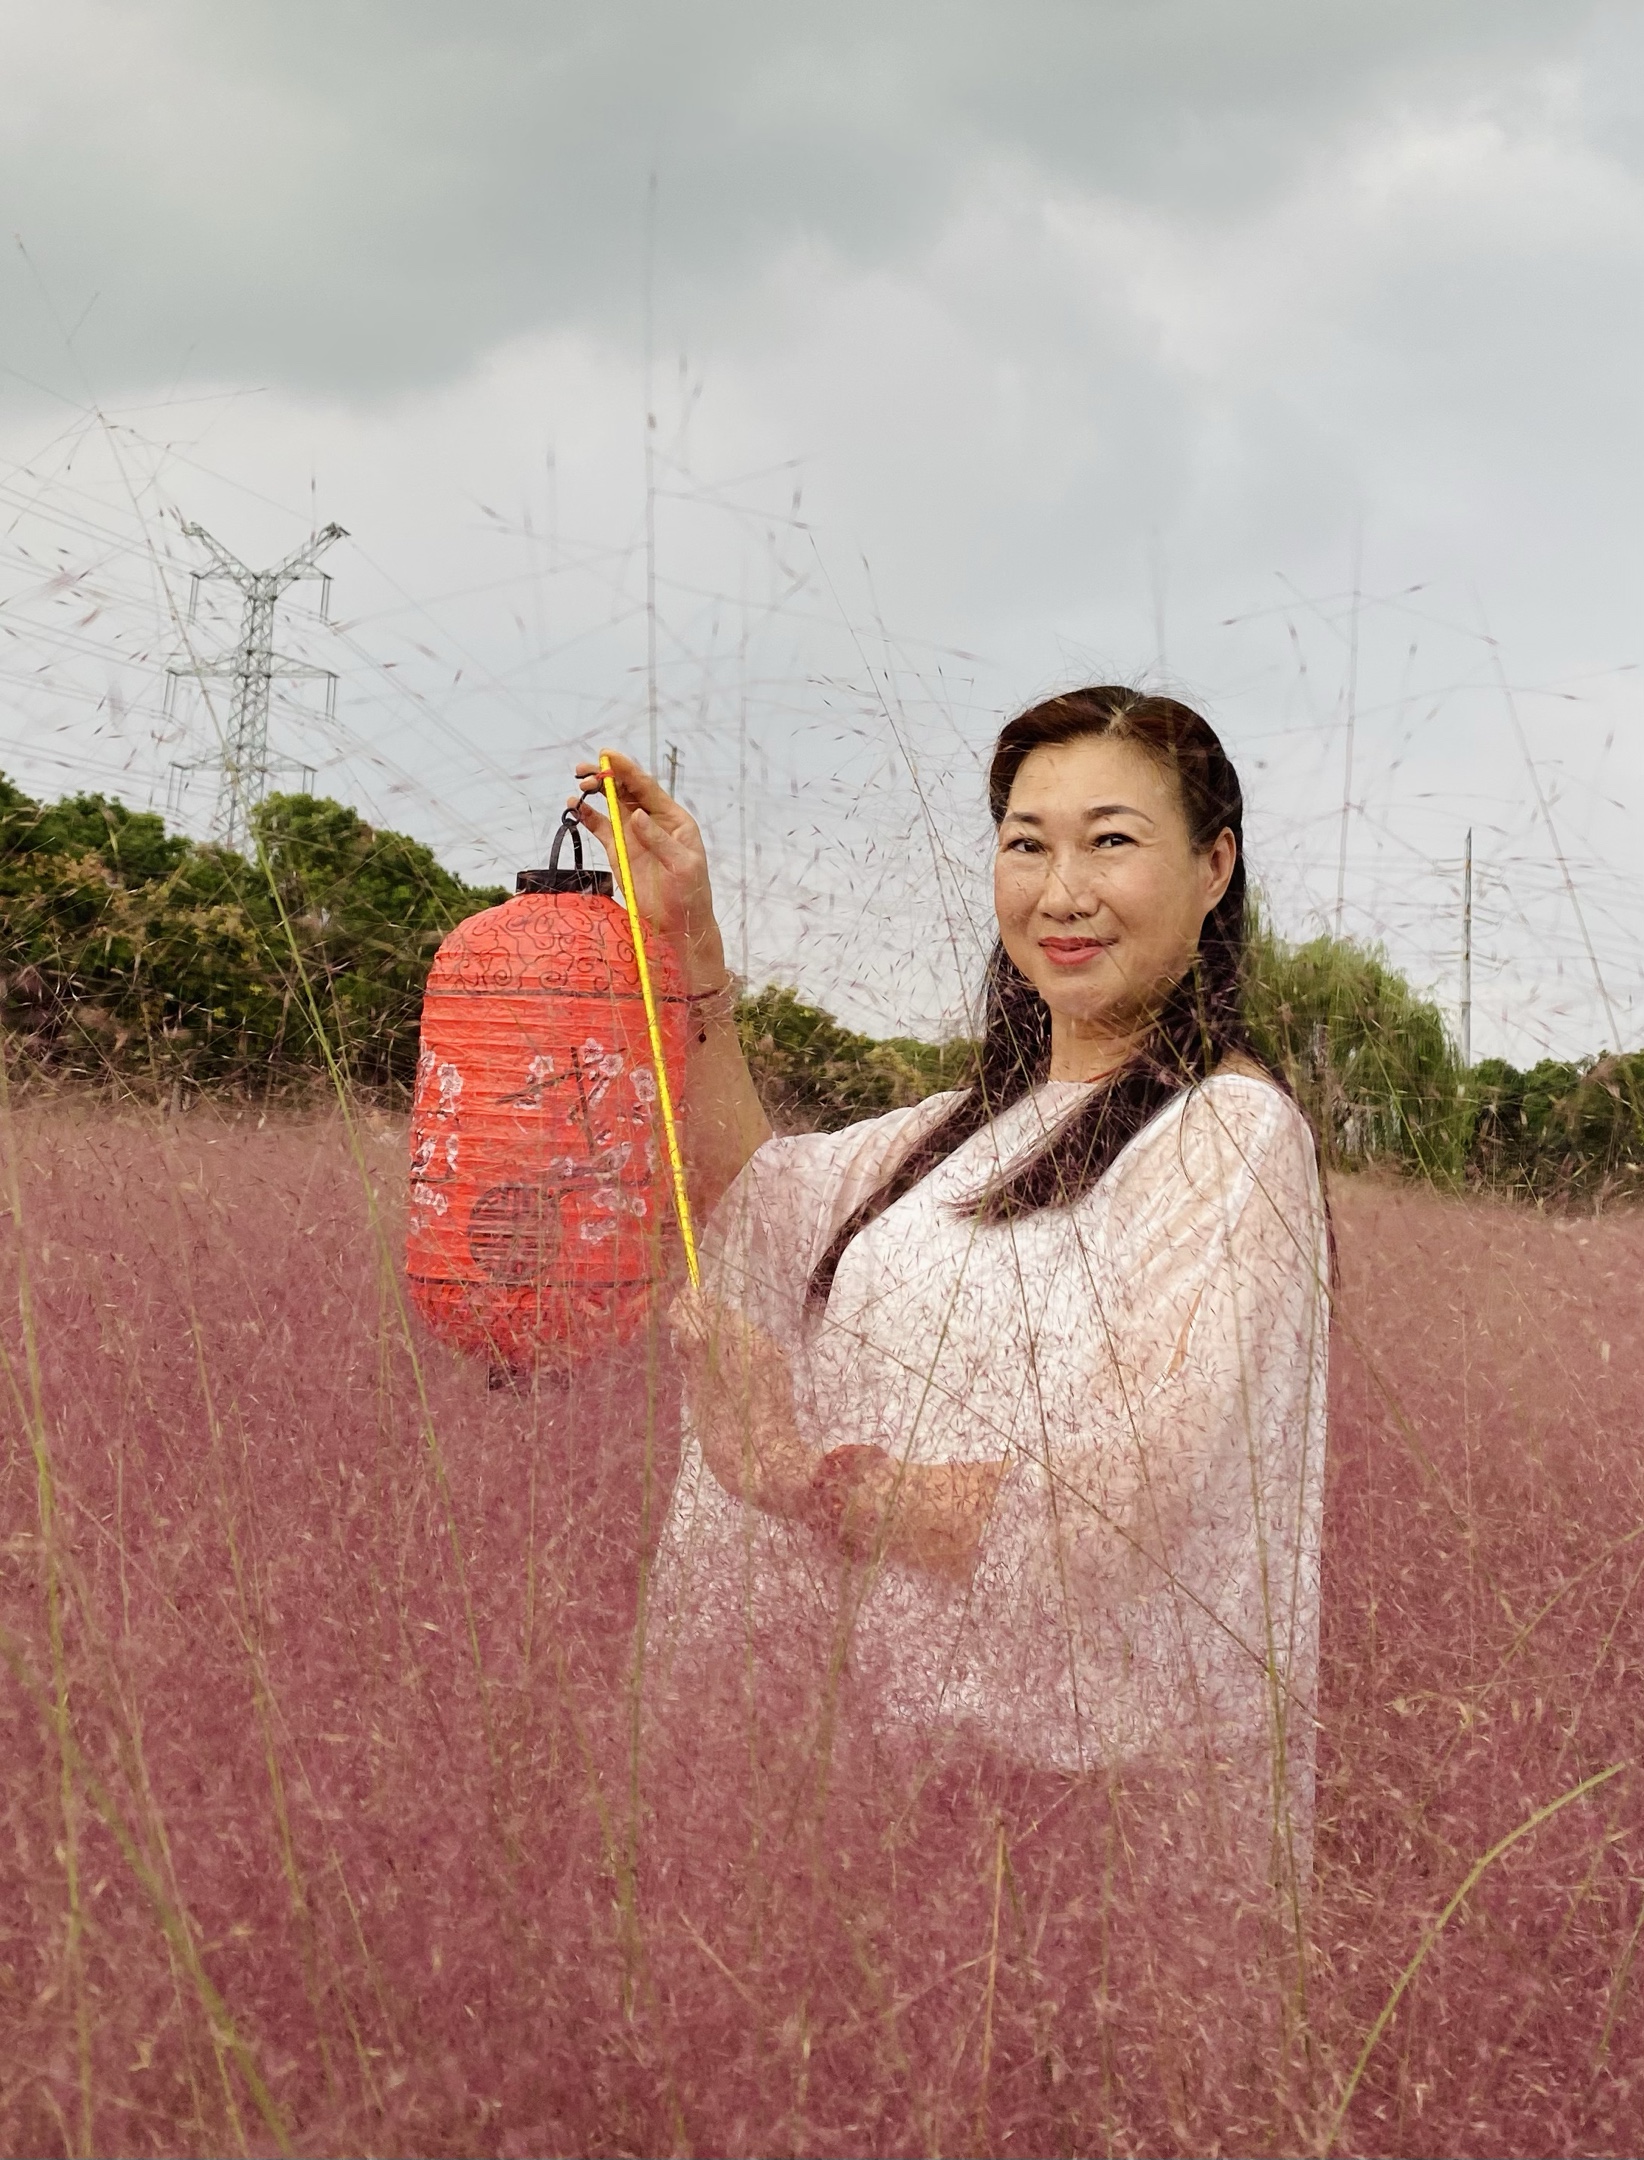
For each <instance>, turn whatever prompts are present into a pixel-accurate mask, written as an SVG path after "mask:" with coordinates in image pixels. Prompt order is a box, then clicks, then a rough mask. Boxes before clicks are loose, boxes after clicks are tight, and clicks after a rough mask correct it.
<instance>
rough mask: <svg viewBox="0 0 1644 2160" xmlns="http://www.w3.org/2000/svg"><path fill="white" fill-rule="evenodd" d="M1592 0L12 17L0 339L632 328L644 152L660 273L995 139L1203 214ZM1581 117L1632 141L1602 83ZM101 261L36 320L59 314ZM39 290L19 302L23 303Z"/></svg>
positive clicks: (18, 356) (346, 346) (440, 369)
mask: <svg viewBox="0 0 1644 2160" xmlns="http://www.w3.org/2000/svg"><path fill="white" fill-rule="evenodd" d="M1607 20H1608V18H1607V16H1606V13H1605V11H1604V10H1602V9H1600V8H1597V7H1595V6H1594V5H1591V4H1576V0H1447V4H1446V5H1444V6H1442V7H1437V8H1435V7H1433V6H1431V5H1430V4H1424V0H1383V4H1382V5H1380V6H1378V7H1376V8H1374V9H1367V8H1364V7H1361V6H1357V5H1343V4H1339V0H1336V4H1328V5H1321V4H1320V0H1281V4H1265V5H1249V4H1241V5H1239V6H1235V7H1230V6H1228V5H1226V4H1225V0H1101V4H1093V0H1036V4H1033V5H1026V6H1020V7H1002V6H998V5H995V4H993V0H982V4H979V5H978V4H970V0H927V4H922V5H920V4H907V0H904V4H900V5H898V6H896V7H894V8H888V9H887V8H885V7H883V6H877V5H863V4H836V5H833V6H831V7H829V8H828V9H827V10H825V11H819V10H816V9H814V8H801V7H797V6H788V5H779V6H772V5H769V4H763V0H762V4H738V5H725V4H718V5H713V4H709V5H703V4H697V5H692V6H689V7H680V6H678V5H677V4H672V0H667V4H656V5H649V6H644V5H632V4H622V0H592V4H575V5H564V4H561V5H546V6H545V5H542V4H540V0H488V4H486V5H484V6H481V7H478V8H466V9H453V8H451V7H449V6H447V5H444V4H439V0H384V4H366V0H356V4H353V5H346V4H345V5H342V6H335V5H325V6H321V5H318V4H314V0H300V4H297V5H279V6H275V5H273V4H272V0H238V4H236V5H235V6H233V7H231V8H223V7H220V6H211V5H207V4H206V0H171V4H163V0H126V4H123V5H120V6H106V5H105V6H96V5H87V4H85V0H80V4H73V0H70V4H65V5H60V6H58V7H56V8H53V9H52V10H50V11H39V12H38V13H37V14H36V16H35V20H34V22H33V24H32V25H27V24H23V23H20V22H16V21H14V26H13V31H12V34H11V47H12V49H11V58H10V62H9V65H8V70H7V74H8V80H7V83H6V85H5V87H4V88H3V89H0V142H3V148H0V199H3V200H4V202H5V205H6V222H7V224H8V226H9V227H10V229H11V230H12V231H14V232H17V233H19V234H21V236H22V237H23V239H24V241H25V243H26V245H27V247H28V249H29V252H30V256H31V258H32V260H33V263H34V265H35V267H36V272H37V275H38V278H39V279H41V280H43V281H44V283H45V285H46V287H47V288H48V290H49V294H50V306H48V305H47V304H46V302H45V301H43V300H42V297H41V294H40V291H39V287H38V285H37V283H36V282H35V277H34V276H33V275H31V273H30V272H28V271H27V270H26V269H25V267H24V265H23V264H22V263H21V262H20V261H19V260H17V259H16V258H15V256H13V257H12V258H11V259H9V260H8V261H7V263H6V265H5V269H4V272H3V273H0V317H3V320H4V322H5V324H6V326H7V327H6V332H5V337H4V345H3V349H0V357H3V358H4V359H5V360H6V361H7V362H8V363H9V364H10V365H11V366H12V367H13V368H16V369H18V370H20V371H22V372H23V373H25V374H28V375H31V376H34V377H36V378H37V379H46V380H48V381H50V382H52V383H53V384H61V385H63V386H64V387H73V388H75V389H78V388H79V387H80V384H79V380H78V378H77V377H76V374H75V368H76V365H78V366H79V367H82V368H83V370H84V376H85V378H86V379H87V380H89V381H90V382H91V383H92V384H93V385H94V387H95V388H96V389H97V390H98V391H99V392H101V393H103V394H113V393H114V392H116V391H121V390H125V391H129V390H131V389H132V388H134V387H138V386H142V385H147V384H151V383H157V382H165V381H169V380H170V379H171V378H172V377H174V376H175V375H176V374H177V372H178V370H179V369H180V368H182V367H183V366H184V365H185V364H186V366H187V369H188V371H189V373H190V374H191V375H193V376H196V377H204V378H206V379H218V380H221V379H230V380H241V381H243V380H257V381H264V382H272V383H279V384H282V385H285V386H288V387H293V388H300V389H303V390H306V391H309V392H321V393H333V394H337V395H341V396H344V397H359V396H370V395H373V394H375V393H377V392H380V391H382V390H385V389H390V388H394V387H398V386H405V385H409V384H417V383H425V382H428V381H434V380H439V379H442V378H443V377H446V376H448V375H450V374H452V373H454V372H457V371H460V370H461V369H462V368H464V367H465V366H466V365H468V364H469V363H471V362H472V361H473V359H474V358H475V357H476V356H477V355H478V354H480V353H482V352H484V351H485V350H487V349H488V348H489V347H491V346H493V345H494V344H496V343H497V342H498V341H499V340H502V339H505V338H507V337H509V336H512V335H516V334H519V333H521V332H524V331H528V330H531V329H534V328H538V327H541V326H545V325H556V324H564V323H567V322H576V321H589V322H597V323H604V324H609V325H611V326H613V327H616V328H619V329H620V330H622V331H624V332H629V333H631V331H632V329H633V326H634V324H635V321H636V318H637V314H638V307H639V295H640V289H641V271H640V257H641V231H642V223H643V215H642V202H643V197H644V191H645V182H646V175H647V173H648V171H649V170H650V169H651V168H652V167H653V166H654V167H655V168H656V170H657V171H658V173H659V175H660V178H661V188H662V198H661V214H660V221H659V234H658V254H659V277H658V290H659V295H660V296H661V298H662V302H663V305H664V307H666V306H668V305H671V304H680V305H683V304H685V303H686V301H687V300H689V301H690V302H692V303H700V301H701V299H702V297H703V295H704V294H715V293H718V294H722V295H724V296H725V297H726V299H727V301H734V296H735V294H736V293H737V291H738V289H739V288H740V287H742V286H743V285H745V283H746V282H747V281H748V280H749V279H751V278H753V277H756V276H757V274H758V272H759V270H760V268H761V266H762V265H763V264H764V263H766V262H767V261H768V260H769V259H770V258H771V257H772V256H773V255H774V254H776V253H778V252H779V251H781V250H782V249H783V248H785V247H788V246H791V245H792V244H794V243H795V242H798V241H810V242H812V243H819V244H822V245H825V246H826V247H827V248H828V249H829V250H831V251H833V252H834V253H836V254H838V255H839V256H840V257H842V258H843V259H845V260H846V261H849V262H853V263H857V264H861V265H864V266H867V265H873V264H879V263H887V262H892V261H895V260H898V259H899V258H901V257H903V256H904V255H906V254H907V253H908V252H909V251H910V250H914V249H917V248H918V247H919V246H920V245H922V244H924V243H925V242H926V241H928V239H929V237H930V236H931V234H932V233H933V232H934V231H936V230H937V228H938V227H939V225H940V223H941V221H942V220H943V218H944V217H945V216H946V215H947V214H948V213H949V212H950V211H951V208H952V205H953V203H954V201H955V198H956V196H957V195H959V194H960V193H961V192H962V191H963V189H964V188H965V187H967V186H968V185H970V184H971V183H972V182H973V180H974V176H975V174H976V173H977V171H978V170H979V169H983V168H985V167H986V166H987V165H988V163H989V162H990V161H1002V162H1005V163H1008V164H1011V165H1014V166H1017V167H1021V168H1026V169H1028V170H1031V171H1032V172H1034V173H1035V174H1037V175H1038V176H1039V177H1040V179H1041V181H1042V184H1043V185H1044V186H1045V187H1046V188H1049V189H1055V188H1058V187H1071V188H1076V189H1079V190H1084V191H1094V192H1097V193H1099V194H1103V195H1107V196H1110V197H1112V198H1113V199H1115V200H1118V201H1121V202H1127V203H1132V204H1140V205H1147V206H1150V207H1151V208H1153V209H1155V210H1156V211H1158V212H1160V213H1161V214H1164V215H1188V214H1190V215H1191V216H1192V217H1194V218H1195V219H1196V220H1198V221H1200V222H1207V223H1208V224H1209V226H1210V227H1211V228H1214V227H1215V226H1216V225H1217V224H1218V223H1227V222H1230V221H1232V220H1235V219H1237V218H1241V217H1248V216H1249V215H1251V214H1252V213H1253V212H1254V211H1255V210H1256V209H1257V208H1258V207H1259V206H1260V205H1261V204H1262V203H1263V202H1264V201H1267V200H1271V199H1273V198H1274V197H1276V196H1278V195H1281V194H1283V193H1285V192H1286V191H1289V190H1291V189H1293V188H1295V187H1296V186H1297V185H1298V183H1299V182H1302V181H1304V180H1305V175H1306V172H1307V168H1308V165H1309V162H1310V161H1311V160H1312V159H1314V158H1315V157H1316V156H1317V155H1318V154H1319V152H1320V149H1321V146H1324V145H1326V144H1330V143H1335V142H1339V141H1340V139H1341V137H1342V134H1343V132H1344V131H1351V130H1352V129H1353V128H1354V127H1355V126H1359V125H1362V124H1364V123H1365V122H1366V120H1367V119H1368V118H1369V117H1370V116H1373V115H1376V114H1381V113H1385V112H1386V111H1387V110H1388V109H1389V108H1390V107H1398V106H1400V105H1403V106H1406V107H1416V108H1419V107H1421V106H1422V105H1424V104H1441V105H1445V106H1453V105H1455V104H1456V103H1457V102H1458V101H1462V102H1465V101H1466V99H1467V98H1468V97H1469V95H1477V96H1478V97H1480V98H1484V99H1487V100H1488V101H1490V102H1493V103H1494V104H1496V105H1503V104H1505V105H1508V106H1510V105H1511V102H1512V100H1513V97H1514V96H1515V94H1517V84H1518V81H1519V78H1520V77H1521V76H1522V75H1523V74H1524V73H1525V72H1526V71H1530V72H1532V73H1534V72H1536V71H1545V70H1547V69H1548V68H1557V67H1560V66H1564V67H1570V68H1577V67H1579V65H1580V55H1581V49H1582V40H1583V38H1584V37H1585V38H1589V39H1590V38H1591V37H1592V36H1593V35H1594V34H1595V30H1601V29H1602V27H1603V24H1604V23H1605V22H1606V21H1607ZM1595 125H1602V127H1603V128H1604V130H1605V131H1606V134H1607V138H1614V139H1615V140H1616V141H1619V142H1621V143H1623V144H1626V145H1633V144H1634V130H1633V127H1632V122H1631V117H1630V116H1629V115H1627V114H1626V113H1625V112H1623V111H1620V110H1618V109H1613V108H1611V107H1605V108H1604V109H1603V110H1602V111H1600V112H1598V114H1597V117H1596V118H1595ZM93 293H97V294H99V295H100V297H99V299H98V302H97V305H96V307H95V308H94V310H93V312H92V314H91V315H90V317H89V318H88V319H87V320H86V322H85V324H84V326H83V328H82V329H81V331H80V332H79V334H78V337H77V340H76V351H77V353H78V355H79V361H78V363H76V362H74V361H71V360H70V359H68V358H67V357H66V356H65V353H64V350H63V340H62V334H61V333H62V330H63V328H64V327H66V326H69V325H72V323H73V322H74V320H75V319H76V318H78V317H79V316H80V314H81V311H82V310H83V309H84V308H85V306H86V304H87V302H88V301H89V300H90V298H91V296H92V294H93ZM54 318H55V319H54Z"/></svg>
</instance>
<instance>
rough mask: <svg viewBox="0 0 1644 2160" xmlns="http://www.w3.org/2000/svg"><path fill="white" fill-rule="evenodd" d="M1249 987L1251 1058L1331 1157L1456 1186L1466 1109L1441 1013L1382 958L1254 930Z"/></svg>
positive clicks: (1323, 941) (1345, 945)
mask: <svg viewBox="0 0 1644 2160" xmlns="http://www.w3.org/2000/svg"><path fill="white" fill-rule="evenodd" d="M1246 982H1247V989H1246V996H1247V1000H1248V1010H1249V1013H1250V1019H1251V1030H1252V1034H1253V1035H1254V1038H1255V1042H1256V1046H1257V1049H1258V1050H1259V1052H1260V1053H1261V1055H1262V1056H1263V1057H1264V1058H1266V1059H1267V1060H1268V1061H1269V1062H1270V1063H1271V1064H1272V1065H1274V1066H1275V1067H1276V1068H1277V1069H1278V1070H1279V1071H1280V1072H1282V1073H1283V1074H1284V1075H1285V1077H1286V1079H1287V1080H1288V1081H1289V1082H1290V1084H1291V1086H1292V1087H1293V1088H1294V1089H1295V1091H1296V1094H1297V1097H1298V1099H1299V1100H1300V1102H1301V1104H1302V1106H1303V1108H1304V1109H1305V1110H1306V1111H1307V1113H1308V1116H1309V1117H1310V1118H1311V1120H1312V1122H1313V1127H1314V1130H1315V1131H1316V1132H1317V1133H1318V1134H1319V1137H1320V1141H1321V1144H1322V1146H1323V1148H1324V1151H1325V1154H1326V1157H1327V1159H1328V1160H1330V1161H1332V1162H1334V1163H1336V1164H1338V1165H1343V1166H1346V1165H1352V1164H1355V1163H1362V1162H1368V1161H1372V1160H1383V1161H1389V1162H1393V1163H1396V1164H1399V1165H1400V1166H1402V1167H1404V1168H1406V1169H1408V1170H1412V1171H1415V1172H1417V1173H1419V1174H1421V1175H1423V1176H1426V1177H1431V1178H1435V1179H1437V1180H1439V1181H1441V1182H1444V1183H1453V1182H1455V1181H1456V1180H1457V1179H1459V1178H1460V1176H1461V1175H1462V1172H1463V1168H1464V1165H1465V1162H1466V1158H1467V1144H1468V1138H1469V1134H1470V1130H1471V1123H1472V1120H1471V1111H1470V1106H1469V1103H1468V1098H1467V1088H1466V1079H1465V1074H1464V1072H1463V1069H1462V1065H1461V1059H1460V1057H1459V1055H1458V1054H1457V1051H1456V1048H1455V1045H1454V1044H1453V1043H1452V1041H1451V1039H1450V1035H1449V1031H1448V1029H1447V1028H1446V1027H1445V1024H1444V1018H1443V1015H1442V1014H1441V1013H1440V1012H1439V1010H1438V1008H1437V1006H1436V1005H1432V1004H1430V1003H1428V1002H1427V1001H1426V1000H1425V999H1423V998H1419V997H1417V996H1416V994H1415V992H1414V991H1413V990H1412V989H1411V988H1410V985H1409V984H1408V983H1407V982H1406V981H1405V979H1404V977H1403V976H1402V975H1399V974H1398V973H1396V972H1395V971H1394V970H1393V969H1392V968H1390V967H1389V966H1388V965H1387V963H1386V960H1385V959H1384V958H1383V957H1382V956H1381V955H1380V954H1379V953H1376V952H1372V951H1368V950H1366V948H1365V947H1363V946H1361V945H1354V944H1351V943H1349V942H1348V941H1347V940H1346V939H1341V938H1326V937H1321V938H1314V939H1312V940H1310V941H1309V942H1308V943H1306V944H1303V945H1288V944H1286V943H1285V942H1284V941H1283V940H1282V939H1279V938H1277V937H1275V936H1274V935H1273V934H1272V932H1271V931H1270V930H1268V929H1267V928H1266V927H1265V925H1263V924H1261V923H1260V922H1259V921H1258V923H1257V924H1256V927H1255V931H1254V934H1253V936H1252V938H1251V940H1250V945H1249V966H1248V973H1247V978H1246Z"/></svg>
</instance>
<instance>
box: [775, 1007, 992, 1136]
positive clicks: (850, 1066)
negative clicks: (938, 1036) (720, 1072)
mask: <svg viewBox="0 0 1644 2160" xmlns="http://www.w3.org/2000/svg"><path fill="white" fill-rule="evenodd" d="M736 1024H737V1032H738V1033H739V1034H740V1036H741V1038H742V1047H743V1050H744V1051H745V1053H746V1055H747V1059H748V1064H749V1066H750V1068H751V1069H752V1072H753V1075H754V1080H755V1083H756V1084H757V1086H758V1088H759V1092H760V1096H761V1098H762V1099H763V1101H764V1103H765V1107H766V1110H767V1111H768V1113H769V1115H770V1118H771V1121H772V1123H773V1124H775V1125H777V1126H779V1127H781V1128H783V1129H785V1130H789V1131H792V1130H796V1129H806V1128H809V1129H812V1130H816V1129H820V1130H823V1131H831V1130H833V1129H834V1128H835V1127H837V1126H840V1125H849V1124H850V1123H851V1122H852V1121H853V1120H854V1119H857V1118H866V1117H877V1116H878V1115H879V1114H880V1112H881V1111H884V1110H894V1109H897V1108H899V1107H900V1106H901V1105H903V1104H905V1103H914V1102H918V1101H920V1100H921V1099H922V1098H923V1097H924V1096H926V1095H931V1094H935V1093H936V1092H937V1090H938V1089H941V1088H950V1087H962V1086H963V1085H964V1084H965V1081H966V1079H967V1078H968V1076H969V1069H970V1065H971V1061H972V1058H973V1056H974V1052H973V1049H972V1046H971V1045H970V1044H969V1043H966V1042H953V1043H940V1044H937V1043H921V1042H914V1041H913V1040H911V1039H910V1038H905V1037H898V1038H895V1039H893V1040H891V1041H889V1042H877V1041H875V1040H874V1038H873V1037H872V1036H870V1035H857V1034H853V1033H852V1032H851V1030H850V1029H849V1028H843V1027H841V1026H840V1025H839V1023H838V1021H837V1020H835V1019H833V1018H832V1016H831V1015H830V1014H828V1013H825V1012H823V1011H821V1009H820V1008H819V1007H817V1006H815V1005H806V1004H805V1003H804V1002H803V1001H802V1000H801V999H800V997H799V996H798V994H797V992H795V991H793V990H788V989H784V988H783V987H782V986H781V985H779V984H775V983H772V984H769V985H768V986H767V987H766V988H765V989H763V990H760V991H757V992H756V993H755V994H754V995H753V996H752V997H746V998H743V999H742V1000H741V1001H740V1003H739V1004H738V1006H737V1013H736Z"/></svg>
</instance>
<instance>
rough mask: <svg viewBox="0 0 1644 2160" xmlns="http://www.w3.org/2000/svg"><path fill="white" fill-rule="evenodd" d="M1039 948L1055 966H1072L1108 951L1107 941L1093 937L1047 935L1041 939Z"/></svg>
mask: <svg viewBox="0 0 1644 2160" xmlns="http://www.w3.org/2000/svg"><path fill="white" fill-rule="evenodd" d="M1039 950H1040V951H1041V952H1042V953H1043V954H1044V956H1045V958H1046V959H1047V960H1048V961H1050V962H1051V964H1052V965H1053V966H1055V967H1066V968H1072V967H1078V966H1080V965H1081V964H1082V963H1083V962H1084V961H1086V960H1094V959H1095V957H1096V955H1097V954H1098V953H1101V952H1106V950H1107V941H1106V940H1105V939H1103V938H1093V937H1047V938H1041V939H1040V940H1039Z"/></svg>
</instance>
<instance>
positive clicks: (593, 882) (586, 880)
mask: <svg viewBox="0 0 1644 2160" xmlns="http://www.w3.org/2000/svg"><path fill="white" fill-rule="evenodd" d="M567 834H569V835H570V839H571V853H572V855H573V857H574V858H575V861H576V868H575V869H574V870H562V869H561V868H560V866H559V851H560V849H561V848H562V847H564V845H565V839H566V835H567ZM514 891H515V892H516V893H598V894H599V896H600V898H601V899H604V900H610V899H612V898H614V897H615V886H614V881H613V879H612V877H611V873H610V871H609V870H589V869H586V868H585V867H584V865H583V860H582V827H581V826H580V825H579V824H578V823H577V818H576V812H575V811H574V810H567V811H566V813H565V815H564V817H562V818H561V819H560V821H559V830H558V832H556V833H555V835H554V845H553V849H552V851H551V853H550V854H549V857H548V867H547V869H546V870H521V871H520V872H519V873H518V874H517V875H516V877H515V879H514Z"/></svg>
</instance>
